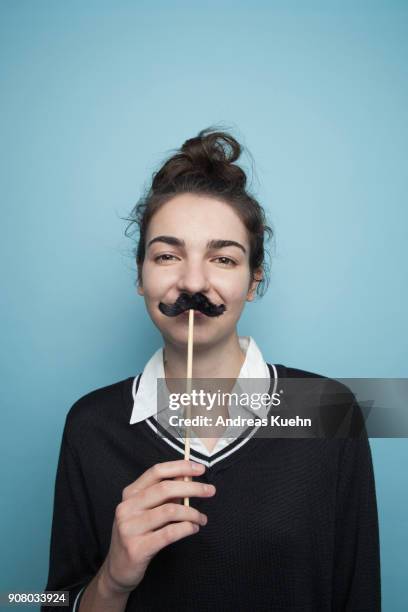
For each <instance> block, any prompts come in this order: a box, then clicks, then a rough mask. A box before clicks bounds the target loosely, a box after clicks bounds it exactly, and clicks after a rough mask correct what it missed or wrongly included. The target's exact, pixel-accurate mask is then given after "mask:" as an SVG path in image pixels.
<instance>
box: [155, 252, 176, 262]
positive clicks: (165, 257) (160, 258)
mask: <svg viewBox="0 0 408 612" xmlns="http://www.w3.org/2000/svg"><path fill="white" fill-rule="evenodd" d="M171 257H174V255H169V254H168V253H163V255H158V256H157V257H155V258H154V261H171Z"/></svg>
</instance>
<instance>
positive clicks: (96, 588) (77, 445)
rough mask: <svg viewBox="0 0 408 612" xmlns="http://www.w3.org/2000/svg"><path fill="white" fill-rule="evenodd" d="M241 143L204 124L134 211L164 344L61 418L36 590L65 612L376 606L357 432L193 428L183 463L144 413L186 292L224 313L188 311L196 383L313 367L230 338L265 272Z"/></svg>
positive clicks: (177, 373)
mask: <svg viewBox="0 0 408 612" xmlns="http://www.w3.org/2000/svg"><path fill="white" fill-rule="evenodd" d="M240 153H241V147H240V145H239V144H238V142H237V141H236V140H235V139H234V138H232V137H231V136H230V135H229V134H228V133H225V132H217V131H214V130H211V129H208V130H203V131H202V132H200V133H199V135H198V136H197V137H195V138H192V139H190V140H187V141H186V142H185V143H184V145H183V146H182V147H181V149H180V151H179V152H178V153H177V154H175V155H173V156H172V157H171V158H170V159H169V160H168V161H167V162H166V163H165V164H164V165H163V167H162V168H161V169H160V170H159V171H158V172H157V173H156V174H155V175H154V177H153V181H152V185H151V188H150V190H149V191H148V193H147V195H146V196H145V197H144V198H143V199H142V201H141V202H139V204H138V205H137V207H136V208H135V210H134V215H133V219H134V221H135V222H136V223H137V224H138V227H139V230H140V237H139V243H138V248H137V253H136V261H137V266H138V293H139V294H140V295H141V296H143V298H144V301H145V304H146V308H147V310H148V313H149V315H150V317H151V319H152V321H153V323H154V324H155V325H156V326H157V327H158V329H159V330H160V332H161V334H162V337H163V345H164V346H163V348H161V349H159V350H158V351H157V352H156V353H155V354H154V355H153V356H152V357H151V359H150V360H149V361H148V362H147V364H146V366H145V368H144V370H143V372H142V374H141V375H139V376H136V377H135V378H128V379H125V380H123V381H120V382H117V383H115V384H112V385H109V386H107V387H104V388H101V389H97V390H95V391H92V392H91V393H89V394H87V395H86V396H84V397H82V398H81V399H79V400H78V401H77V402H76V403H75V404H74V405H73V406H72V408H71V409H70V411H69V413H68V415H67V418H66V422H65V427H64V433H63V438H62V444H61V451H60V457H59V463H58V470H57V478H56V485H55V499H54V516H53V525H52V538H51V550H50V568H49V576H48V583H47V586H46V590H49V591H51V590H52V591H57V590H58V591H68V592H69V596H70V603H69V607H61V610H67V609H68V610H74V611H76V612H78V611H79V612H91V611H93V612H105V611H106V612H107V611H108V610H109V611H110V612H114V611H115V612H119V611H123V610H126V611H129V612H131V611H133V610H134V611H135V612H136V611H146V612H147V611H149V612H155V611H162V610H177V611H179V612H183V611H190V610H194V611H197V612H204V611H211V612H215V611H218V610H219V611H221V610H223V611H225V610H227V611H231V612H232V611H234V612H237V611H242V612H248V611H250V610H255V611H256V612H261V611H271V610H277V611H278V610H279V611H284V610H285V611H286V610H288V611H289V610H291V611H296V612H300V611H308V612H320V611H321V612H323V611H346V610H347V611H353V612H357V611H363V610H366V611H368V610H370V611H372V612H374V611H377V610H380V571H379V570H380V566H379V542H378V522H377V508H376V497H375V486H374V477H373V468H372V461H371V454H370V447H369V444H368V440H367V437H366V436H362V437H361V438H359V439H351V438H343V439H325V438H318V439H300V438H299V439H284V438H275V439H266V438H260V437H257V436H255V435H253V434H254V428H248V430H247V432H246V435H245V436H244V437H242V438H234V437H228V436H226V435H220V436H215V437H212V438H211V437H207V438H200V437H197V436H196V437H194V436H193V437H192V439H191V459H192V461H191V462H188V461H185V460H184V444H183V440H182V439H179V438H177V437H173V436H172V435H171V434H168V433H167V434H166V435H164V434H163V431H162V428H161V426H160V424H159V422H158V420H157V419H156V417H155V414H156V416H157V398H156V381H157V379H158V378H165V379H166V380H168V381H169V383H170V381H171V379H182V378H184V377H185V376H186V354H187V333H188V316H187V314H188V312H187V310H186V311H184V312H182V313H180V314H178V315H177V316H172V317H169V316H166V314H164V313H163V305H168V306H169V307H171V305H174V304H178V303H179V300H180V296H182V295H184V294H186V295H187V297H194V296H199V297H200V299H202V300H204V302H205V303H207V304H210V305H212V306H213V307H217V306H220V305H221V304H222V305H224V307H225V310H224V312H223V313H222V316H207V315H206V314H203V312H200V310H199V309H198V310H197V311H195V317H194V319H195V325H194V361H193V377H195V378H205V379H211V378H225V379H227V378H229V379H237V380H238V379H246V378H248V379H256V378H259V379H267V380H268V386H269V388H270V389H271V390H272V391H273V390H276V389H277V384H278V381H279V379H282V380H284V379H288V378H290V377H306V378H307V377H314V376H316V377H317V376H318V375H315V374H312V373H309V372H304V371H302V370H296V369H294V368H289V367H285V366H283V365H279V364H278V365H272V364H269V363H268V362H266V361H265V359H264V357H263V356H262V353H261V351H260V349H259V348H258V346H257V344H256V342H255V340H254V339H253V338H250V337H240V336H238V333H237V324H238V321H239V318H240V316H241V313H242V310H243V308H244V306H245V304H246V302H248V301H251V300H253V298H254V296H255V295H256V293H259V294H260V292H261V288H262V286H263V284H264V283H265V280H266V274H265V263H264V236H265V233H268V232H269V233H270V232H271V230H270V228H269V227H268V226H267V225H266V222H265V215H264V211H263V209H262V207H261V206H260V205H259V203H258V202H257V201H256V200H255V199H254V198H253V197H252V196H251V195H250V194H249V193H248V192H247V191H246V176H245V173H244V171H243V170H242V169H241V168H240V167H239V166H237V165H236V164H235V163H234V162H235V161H236V160H237V159H238V157H239V155H240ZM197 303H198V302H197ZM200 303H201V302H200ZM265 333H268V330H267V329H265V327H264V326H260V327H259V335H260V336H261V335H262V334H265ZM319 378H321V377H319ZM350 401H351V398H350ZM266 412H267V411H266ZM185 477H189V478H185ZM185 497H188V498H190V505H189V506H187V505H184V504H183V503H180V502H182V500H183V498H185ZM42 609H43V610H48V608H47V607H43V608H42ZM52 609H55V608H52ZM49 610H51V608H49Z"/></svg>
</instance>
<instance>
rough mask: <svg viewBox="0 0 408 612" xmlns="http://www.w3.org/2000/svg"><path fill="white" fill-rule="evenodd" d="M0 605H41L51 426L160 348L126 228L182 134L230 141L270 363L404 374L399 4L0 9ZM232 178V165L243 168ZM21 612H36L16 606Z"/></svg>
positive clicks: (396, 594)
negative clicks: (254, 227)
mask: <svg viewBox="0 0 408 612" xmlns="http://www.w3.org/2000/svg"><path fill="white" fill-rule="evenodd" d="M0 11H1V15H0V17H1V19H0V41H1V43H0V44H1V49H0V63H1V89H2V93H1V119H0V120H1V139H0V141H1V165H0V173H1V196H2V197H1V199H2V203H1V241H0V242H1V246H0V248H1V264H2V272H1V274H2V276H1V278H2V291H1V295H2V298H1V299H2V333H1V336H2V341H1V353H2V357H1V372H2V374H1V375H2V385H1V394H2V402H1V408H2V413H1V417H2V419H1V420H2V427H1V488H2V493H1V529H2V534H1V549H2V550H1V553H0V555H1V572H0V574H1V578H0V580H1V583H0V590H1V591H3V592H4V591H9V590H12V589H15V590H18V591H24V590H42V589H43V588H44V586H45V581H46V576H47V571H48V552H49V536H50V528H51V518H52V499H53V490H54V478H55V471H56V464H57V458H58V452H59V446H60V442H61V434H62V428H63V425H64V420H65V415H66V413H67V412H68V410H69V408H70V406H71V405H72V403H73V402H74V401H75V400H76V399H78V398H79V397H80V396H81V395H83V394H84V393H87V392H88V391H90V390H92V389H94V388H97V387H101V386H104V385H107V384H110V383H112V382H115V381H117V380H121V379H123V378H126V377H128V376H131V375H134V374H136V373H138V372H139V371H140V370H141V369H142V368H143V365H144V364H145V362H146V361H147V359H148V358H149V357H150V355H151V354H152V352H153V351H154V350H156V348H157V347H158V346H160V344H161V337H160V335H159V334H158V332H157V330H156V328H154V326H153V324H152V323H151V321H150V319H149V317H148V315H147V313H146V311H145V307H144V302H143V298H141V297H139V296H137V294H136V288H135V284H134V279H135V265H134V263H133V260H132V256H131V249H132V247H133V246H134V245H133V243H132V241H131V240H130V239H129V238H126V237H125V236H124V229H125V227H126V223H125V222H124V221H123V220H121V217H125V216H126V215H128V214H129V212H130V210H131V208H132V207H133V205H134V203H135V202H136V200H137V199H138V197H139V196H140V195H141V193H142V190H143V188H144V186H146V184H147V182H148V180H149V177H150V176H151V173H152V172H153V171H154V170H155V169H157V167H158V165H159V164H160V162H161V161H163V159H164V158H165V156H166V155H168V154H170V152H171V150H172V149H174V148H176V147H178V146H180V145H181V144H182V143H183V141H184V140H185V139H186V138H189V137H192V136H193V135H195V134H196V133H197V132H198V131H199V130H200V129H202V128H204V127H207V126H208V125H211V124H213V123H219V122H224V125H227V126H230V127H232V128H233V130H234V134H235V135H236V136H237V137H238V138H239V139H241V140H242V141H243V143H244V144H246V145H248V147H249V150H250V152H251V153H252V156H253V158H254V162H255V168H256V173H255V174H254V177H253V182H252V186H253V190H254V191H255V193H256V194H257V196H258V197H259V199H260V201H261V203H262V204H263V205H264V206H265V208H266V209H267V211H268V214H269V218H270V221H271V222H272V225H273V227H274V230H275V233H276V243H275V247H274V248H273V249H272V260H273V266H272V280H271V285H270V288H269V291H268V292H267V294H266V295H265V297H264V298H263V299H262V300H260V301H258V302H256V303H254V304H247V306H246V309H245V312H244V314H243V316H242V319H241V321H240V325H239V333H240V334H241V335H252V336H253V337H254V338H255V340H256V342H257V343H258V345H259V346H260V347H261V349H262V351H263V353H264V355H265V358H266V359H267V360H268V361H269V362H272V363H273V362H275V363H277V362H279V363H285V364H287V365H290V366H293V367H298V368H303V369H308V370H313V371H317V372H319V373H322V374H325V375H328V376H334V377H353V376H359V377H363V376H367V377H406V376H408V363H407V356H408V355H407V323H406V313H407V306H408V304H407V302H408V282H407V281H408V278H407V276H408V274H407V246H406V245H407V226H408V215H407V202H406V193H407V187H408V172H407V159H408V155H407V142H408V114H407V108H408V99H407V98H408V96H407V94H408V73H407V57H408V56H407V52H408V3H406V2H395V1H394V2H392V1H390V0H387V1H385V0H384V2H379V1H370V2H359V1H354V2H342V3H336V2H327V1H322V2H313V1H309V2H304V3H302V2H300V3H295V2H290V1H285V2H283V1H282V2H272V1H268V2H263V1H260V0H258V1H255V2H251V3H250V2H249V1H248V0H246V1H245V2H243V1H239V0H238V1H237V0H234V1H231V2H228V1H225V0H217V1H216V2H215V1H213V0H206V2H205V3H198V2H197V3H194V2H181V1H180V2H174V1H172V2H170V1H169V2H159V1H154V2H142V1H140V2H136V1H135V2H130V1H123V0H122V1H113V0H112V1H109V2H106V1H101V0H98V1H95V2H93V1H89V0H88V1H85V2H84V1H81V2H80V1H78V0H75V1H70V2H62V1H59V2H58V1H57V2H54V1H51V0H50V1H47V2H44V1H39V0H37V1H36V2H32V1H23V0H18V1H17V2H15V1H12V0H8V1H7V0H2V1H1V2H0ZM243 163H244V165H245V163H246V164H247V167H250V164H251V162H250V158H247V160H245V159H244V160H243ZM371 447H372V452H373V459H374V467H375V474H376V485H377V495H378V505H379V518H380V529H381V561H382V579H383V602H384V607H383V609H384V610H385V611H386V612H388V611H390V612H391V611H392V612H399V611H403V610H407V609H408V592H407V588H406V576H407V570H408V561H407V557H406V554H407V553H406V551H407V549H408V524H407V523H408V512H407V510H406V508H407V501H408V486H407V485H408V476H407V470H406V464H407V460H408V443H407V440H405V439H399V440H379V439H377V440H372V441H371ZM30 609H33V608H30Z"/></svg>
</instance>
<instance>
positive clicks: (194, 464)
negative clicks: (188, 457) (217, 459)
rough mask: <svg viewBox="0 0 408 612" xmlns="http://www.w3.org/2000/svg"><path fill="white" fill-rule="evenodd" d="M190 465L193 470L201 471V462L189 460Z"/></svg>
mask: <svg viewBox="0 0 408 612" xmlns="http://www.w3.org/2000/svg"><path fill="white" fill-rule="evenodd" d="M191 467H192V468H193V470H194V471H195V472H201V470H202V469H203V464H202V463H193V462H192V461H191Z"/></svg>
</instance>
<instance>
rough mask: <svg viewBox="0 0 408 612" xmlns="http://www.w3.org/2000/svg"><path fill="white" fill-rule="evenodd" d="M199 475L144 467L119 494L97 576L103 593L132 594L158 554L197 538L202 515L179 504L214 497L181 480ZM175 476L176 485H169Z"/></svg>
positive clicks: (172, 466)
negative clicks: (101, 583)
mask: <svg viewBox="0 0 408 612" xmlns="http://www.w3.org/2000/svg"><path fill="white" fill-rule="evenodd" d="M193 466H194V467H193ZM204 472H205V466H204V465H202V464H200V463H191V462H190V461H185V460H182V459H181V460H179V461H166V462H163V463H157V464H156V465H154V466H153V467H151V468H149V469H148V470H146V472H144V473H143V474H142V475H141V476H140V477H139V478H138V479H137V480H135V481H134V482H132V483H131V484H130V485H128V486H127V487H125V489H123V493H122V501H121V502H120V503H119V504H118V505H117V507H116V510H115V518H114V522H113V527H112V536H111V543H110V548H109V552H108V555H107V557H106V559H105V561H104V563H103V566H102V568H101V571H100V580H102V582H103V589H104V591H105V592H107V593H109V594H112V595H113V594H119V593H127V592H130V591H132V590H133V589H134V588H136V587H137V585H138V584H139V583H140V582H141V581H142V579H143V576H144V575H145V572H146V569H147V566H148V565H149V562H150V561H151V559H152V558H153V557H154V555H155V554H156V553H157V552H158V551H159V550H161V549H162V548H164V547H165V546H168V544H172V543H173V542H176V541H177V540H180V539H181V538H185V537H186V536H189V535H192V534H193V533H196V532H197V531H198V530H199V528H200V525H205V524H206V523H207V516H206V515H205V514H201V513H200V512H199V511H198V510H196V509H194V508H192V507H190V506H184V505H182V504H180V501H181V500H182V499H183V498H184V497H211V496H213V495H214V493H215V487H214V486H213V485H206V484H204V483H202V482H194V481H191V482H184V481H183V480H182V479H183V477H184V476H190V477H193V476H199V475H202V474H203V473H204ZM177 477H178V478H181V480H171V479H173V478H177Z"/></svg>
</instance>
